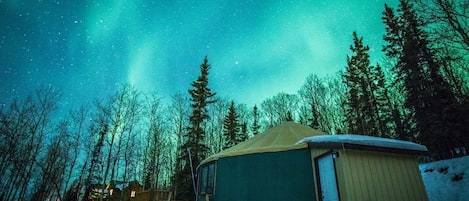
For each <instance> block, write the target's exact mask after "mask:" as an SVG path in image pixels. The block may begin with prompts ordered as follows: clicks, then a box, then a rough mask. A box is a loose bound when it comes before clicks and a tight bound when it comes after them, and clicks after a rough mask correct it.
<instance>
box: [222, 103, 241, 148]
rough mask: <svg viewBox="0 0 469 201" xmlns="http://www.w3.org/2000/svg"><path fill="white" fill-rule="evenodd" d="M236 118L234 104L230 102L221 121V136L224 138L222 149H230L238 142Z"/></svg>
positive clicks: (238, 130) (238, 129)
mask: <svg viewBox="0 0 469 201" xmlns="http://www.w3.org/2000/svg"><path fill="white" fill-rule="evenodd" d="M238 118H239V115H238V114H237V113H236V108H235V106H234V102H233V101H231V104H230V108H229V111H228V114H227V115H226V116H225V119H224V121H223V136H224V137H225V144H224V146H223V149H227V148H230V147H232V146H234V145H236V144H238V143H239V142H240V139H239V137H238V135H239V132H240V127H239V122H238Z"/></svg>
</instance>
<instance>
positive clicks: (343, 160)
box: [336, 150, 428, 201]
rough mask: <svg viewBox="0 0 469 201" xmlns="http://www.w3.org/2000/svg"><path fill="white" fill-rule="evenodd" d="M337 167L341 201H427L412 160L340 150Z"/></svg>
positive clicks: (415, 164) (408, 157) (400, 156)
mask: <svg viewBox="0 0 469 201" xmlns="http://www.w3.org/2000/svg"><path fill="white" fill-rule="evenodd" d="M336 165H337V176H338V182H339V191H340V196H341V198H342V200H357V201H366V200H383V201H386V200H389V201H394V200H409V201H410V200H412V201H413V200H422V201H426V200H428V198H427V196H426V194H425V187H424V186H423V183H422V179H421V176H420V172H419V171H418V166H417V163H416V161H415V159H414V157H412V156H408V155H400V154H390V153H382V152H371V151H358V150H340V152H339V158H338V159H337V160H336Z"/></svg>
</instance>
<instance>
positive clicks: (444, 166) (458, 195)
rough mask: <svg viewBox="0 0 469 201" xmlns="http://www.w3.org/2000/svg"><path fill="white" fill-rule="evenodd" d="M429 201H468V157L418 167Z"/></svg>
mask: <svg viewBox="0 0 469 201" xmlns="http://www.w3.org/2000/svg"><path fill="white" fill-rule="evenodd" d="M419 168H420V172H421V174H422V179H423V183H424V184H425V189H426V190H427V195H428V198H429V199H430V201H466V200H469V156H465V157H461V158H454V159H449V160H442V161H436V162H432V163H427V164H422V165H420V166H419Z"/></svg>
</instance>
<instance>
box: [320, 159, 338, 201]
mask: <svg viewBox="0 0 469 201" xmlns="http://www.w3.org/2000/svg"><path fill="white" fill-rule="evenodd" d="M316 167H317V171H318V172H317V173H318V178H319V192H320V194H319V200H322V201H338V200H339V190H338V188H337V178H336V174H335V164H334V154H333V153H328V154H325V155H322V156H319V157H318V158H317V159H316Z"/></svg>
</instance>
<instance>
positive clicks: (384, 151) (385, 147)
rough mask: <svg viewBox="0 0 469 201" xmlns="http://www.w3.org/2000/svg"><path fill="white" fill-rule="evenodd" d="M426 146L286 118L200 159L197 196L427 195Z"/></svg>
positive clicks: (266, 199) (300, 200)
mask: <svg viewBox="0 0 469 201" xmlns="http://www.w3.org/2000/svg"><path fill="white" fill-rule="evenodd" d="M426 151H427V150H426V147H425V146H422V145H418V144H415V143H411V142H406V141H400V140H391V139H384V138H378V137H370V136H362V135H328V134H326V133H324V132H321V131H318V130H315V129H311V128H309V127H307V126H304V125H300V124H296V123H293V122H285V123H282V124H280V125H278V126H276V127H273V128H270V129H268V130H266V131H265V132H264V133H261V134H258V135H256V136H255V137H253V138H251V139H249V140H246V141H245V142H242V143H240V144H238V145H236V146H233V147H231V148H229V149H226V150H224V151H222V152H220V153H218V154H215V155H213V156H210V157H208V158H207V159H205V160H204V161H202V163H201V164H200V165H199V167H198V168H197V174H198V176H197V178H198V181H197V200H198V201H208V200H212V201H221V200H223V201H235V200H236V201H238V200H247V201H249V200H252V201H276V200H278V201H280V200H282V201H284V200H296V201H316V200H323V201H326V200H360V201H363V200H428V198H427V196H426V193H425V189H424V186H423V183H422V179H421V177H420V173H419V170H418V166H417V162H416V159H415V156H416V155H419V154H424V153H425V152H426ZM396 194H398V195H396Z"/></svg>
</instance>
